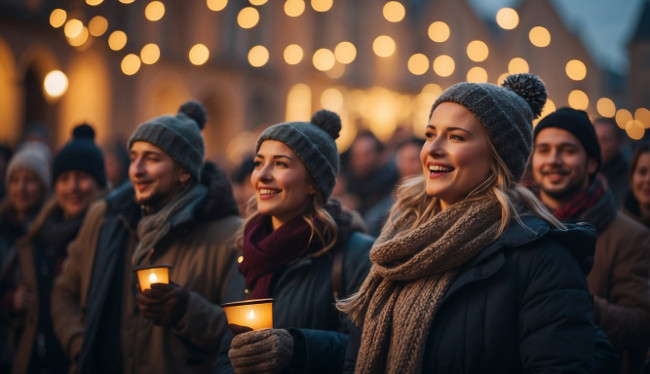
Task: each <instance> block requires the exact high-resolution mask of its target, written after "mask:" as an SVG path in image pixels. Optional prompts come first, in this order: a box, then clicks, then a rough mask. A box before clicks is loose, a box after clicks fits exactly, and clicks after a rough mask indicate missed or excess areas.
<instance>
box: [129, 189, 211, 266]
mask: <svg viewBox="0 0 650 374" xmlns="http://www.w3.org/2000/svg"><path fill="white" fill-rule="evenodd" d="M207 193H208V189H207V188H206V187H205V186H204V185H202V184H196V185H194V186H192V187H191V188H189V189H186V190H185V191H181V192H180V193H179V194H178V195H176V196H175V197H174V198H173V199H172V200H170V201H169V202H167V204H165V206H163V207H162V208H161V209H160V210H159V211H157V212H156V213H154V214H150V215H148V216H144V217H142V219H140V222H138V230H137V231H138V238H139V241H138V245H137V246H136V247H135V250H134V251H133V256H132V257H131V264H132V265H134V266H138V265H140V264H141V263H142V260H143V259H144V258H145V257H146V256H147V255H149V254H150V253H153V250H154V247H155V246H156V244H158V242H159V241H160V240H161V239H162V238H164V237H165V236H166V235H167V234H168V233H169V232H170V231H171V229H172V228H173V227H176V226H178V225H180V224H183V223H186V222H188V221H191V220H192V219H194V211H195V209H196V206H197V205H198V203H199V202H200V201H202V200H203V197H205V196H206V195H207Z"/></svg>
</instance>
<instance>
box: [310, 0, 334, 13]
mask: <svg viewBox="0 0 650 374" xmlns="http://www.w3.org/2000/svg"><path fill="white" fill-rule="evenodd" d="M332 4H333V0H311V7H312V9H314V10H315V11H317V12H327V11H328V10H330V9H331V8H332Z"/></svg>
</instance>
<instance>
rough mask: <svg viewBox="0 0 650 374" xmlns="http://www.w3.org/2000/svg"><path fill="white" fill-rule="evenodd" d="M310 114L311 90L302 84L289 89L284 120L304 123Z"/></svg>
mask: <svg viewBox="0 0 650 374" xmlns="http://www.w3.org/2000/svg"><path fill="white" fill-rule="evenodd" d="M311 115H312V113H311V88H309V86H308V85H306V84H304V83H298V84H296V85H294V86H293V87H291V88H290V89H289V93H288V94H287V112H286V115H285V120H286V121H288V122H291V121H305V120H307V119H308V118H310V117H311Z"/></svg>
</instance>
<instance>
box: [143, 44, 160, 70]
mask: <svg viewBox="0 0 650 374" xmlns="http://www.w3.org/2000/svg"><path fill="white" fill-rule="evenodd" d="M159 58H160V48H159V47H158V45H157V44H155V43H149V44H147V45H145V46H144V47H142V49H141V50H140V59H141V60H142V63H143V64H147V65H152V64H155V63H156V62H158V59H159Z"/></svg>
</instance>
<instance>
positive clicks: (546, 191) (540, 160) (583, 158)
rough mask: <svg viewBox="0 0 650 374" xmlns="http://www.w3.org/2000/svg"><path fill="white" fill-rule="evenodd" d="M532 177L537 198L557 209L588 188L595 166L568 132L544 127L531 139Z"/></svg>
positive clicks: (578, 142) (594, 162)
mask: <svg viewBox="0 0 650 374" xmlns="http://www.w3.org/2000/svg"><path fill="white" fill-rule="evenodd" d="M534 147H535V149H534V151H533V159H532V165H533V177H534V179H535V184H537V186H538V187H539V189H540V198H541V200H542V201H543V202H544V204H546V205H547V206H549V207H551V208H553V209H559V208H561V207H563V206H564V205H565V204H567V203H568V202H569V201H571V200H572V199H573V198H574V197H575V196H576V195H577V194H578V193H579V192H580V191H582V190H584V189H586V188H587V187H589V175H590V174H592V173H594V172H595V171H596V169H597V167H598V163H597V161H596V160H595V159H593V158H590V157H589V156H587V152H586V151H585V148H584V147H583V146H582V143H580V140H578V138H576V137H575V136H574V135H573V134H572V133H570V132H568V131H566V130H564V129H560V128H557V127H547V128H544V129H543V130H541V131H540V132H539V133H538V134H537V136H536V137H535V146H534Z"/></svg>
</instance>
